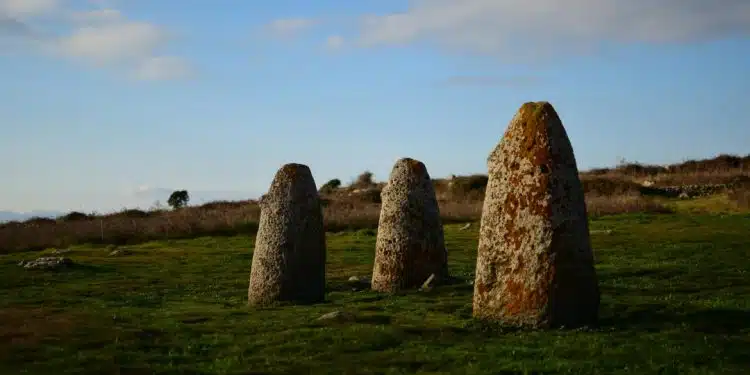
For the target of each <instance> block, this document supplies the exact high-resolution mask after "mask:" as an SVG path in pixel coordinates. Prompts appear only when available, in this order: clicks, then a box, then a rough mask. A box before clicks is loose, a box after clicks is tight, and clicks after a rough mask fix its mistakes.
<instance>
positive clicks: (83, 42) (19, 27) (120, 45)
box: [0, 0, 191, 80]
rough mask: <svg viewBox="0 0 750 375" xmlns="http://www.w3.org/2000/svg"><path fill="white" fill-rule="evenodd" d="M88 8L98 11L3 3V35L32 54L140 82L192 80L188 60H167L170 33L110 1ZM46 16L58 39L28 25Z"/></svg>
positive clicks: (41, 1) (29, 1)
mask: <svg viewBox="0 0 750 375" xmlns="http://www.w3.org/2000/svg"><path fill="white" fill-rule="evenodd" d="M88 3H90V4H91V5H94V6H95V7H96V9H87V10H71V9H68V8H66V7H62V6H60V2H58V1H53V0H0V36H2V35H3V34H4V35H6V36H7V35H10V36H13V37H16V41H18V40H25V42H26V48H27V49H28V50H30V51H36V52H42V53H44V54H46V55H47V56H52V57H56V58H61V57H62V58H68V59H72V60H74V61H77V62H80V63H83V64H86V65H89V66H96V67H106V68H114V69H119V70H124V71H126V72H128V73H129V74H130V75H131V76H134V77H136V78H138V79H142V80H158V79H176V78H183V77H186V76H188V75H189V74H188V73H189V72H190V71H191V69H190V66H189V63H188V62H187V61H186V60H184V59H181V58H179V57H175V56H164V50H165V48H166V47H167V46H168V44H169V42H170V41H171V39H172V38H171V35H170V33H169V32H168V31H167V30H166V29H164V28H163V27H161V26H159V25H157V24H154V23H150V22H142V21H137V20H131V19H129V18H128V17H126V16H125V15H124V14H122V13H121V12H120V10H119V9H116V8H113V7H112V6H113V5H114V3H113V2H111V1H102V0H96V1H95V0H89V1H88ZM5 13H7V14H12V15H15V16H10V15H4V14H5ZM45 14H51V15H53V16H54V20H55V21H57V26H58V27H56V29H58V30H59V31H58V33H57V34H55V35H50V34H48V33H38V32H37V33H32V31H33V30H32V28H31V27H30V26H29V25H34V21H36V19H35V17H37V16H41V15H45ZM21 16H23V18H22V17H21Z"/></svg>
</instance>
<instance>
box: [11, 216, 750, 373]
mask: <svg viewBox="0 0 750 375" xmlns="http://www.w3.org/2000/svg"><path fill="white" fill-rule="evenodd" d="M458 227H459V226H458V225H451V226H448V227H447V229H446V241H447V245H448V248H449V252H450V253H449V261H450V265H451V271H452V273H453V274H454V275H455V276H457V277H459V278H461V279H463V280H464V281H463V282H459V283H457V284H454V285H449V286H443V287H438V288H436V289H434V290H432V291H430V292H416V291H415V292H410V293H403V294H400V295H394V296H389V295H384V294H378V293H374V292H370V291H352V290H351V288H350V286H349V285H348V284H347V279H348V278H349V277H350V276H352V275H358V276H369V274H370V272H371V268H372V260H373V250H374V243H375V237H374V233H373V232H372V231H360V232H357V233H337V234H330V235H329V237H328V247H329V252H328V254H329V255H328V259H329V264H328V285H329V289H330V292H329V294H328V300H327V302H326V303H322V304H318V305H312V306H277V307H274V308H267V309H250V308H248V307H246V306H245V302H246V298H247V282H248V276H249V269H250V264H251V259H252V255H251V250H252V244H253V239H252V238H251V237H229V238H199V239H194V240H179V241H177V240H176V241H169V242H150V243H147V244H143V245H139V246H131V247H126V248H127V249H129V250H131V251H133V254H132V255H129V256H124V257H110V256H108V253H109V252H110V251H111V248H109V249H108V248H105V247H91V246H79V247H73V248H72V249H73V251H72V252H71V253H69V254H66V256H69V257H70V258H72V259H73V260H74V261H75V262H77V263H78V264H79V265H78V266H76V267H73V268H71V269H69V270H61V271H55V272H49V271H30V270H25V269H23V268H21V267H18V266H17V265H16V264H17V263H18V261H19V260H21V259H33V258H35V257H37V256H38V255H40V254H41V253H23V254H11V255H3V256H0V271H1V272H2V285H1V286H0V373H2V374H18V373H21V372H22V371H23V370H26V372H25V373H28V374H59V373H63V372H70V373H78V374H150V373H159V374H306V373H316V374H413V373H422V374H427V373H432V374H503V373H523V372H524V371H525V372H526V373H569V374H586V373H607V374H657V373H658V374H732V373H736V374H742V373H746V372H747V369H748V368H750V274H748V270H750V257H749V256H750V216H748V215H725V216H720V215H702V216H689V215H627V216H613V217H606V218H602V219H599V220H594V221H592V227H591V229H592V232H593V233H592V238H593V243H594V247H595V254H596V259H597V269H598V273H599V277H600V282H601V289H602V307H601V324H600V326H599V327H596V328H592V329H586V330H575V331H565V330H552V331H530V330H511V329H501V328H497V327H493V326H487V325H483V324H479V323H477V322H475V321H473V320H472V318H471V295H472V286H471V285H469V281H470V280H471V279H472V278H473V277H472V276H473V271H474V260H475V255H476V244H477V232H476V225H474V227H473V228H472V229H471V230H468V231H464V232H461V231H458V230H457V228H458ZM607 231H609V232H607ZM50 251H51V250H47V251H45V252H42V253H48V252H50ZM334 310H344V311H348V312H352V313H354V314H355V316H356V317H357V318H356V321H354V322H330V323H319V322H316V320H315V319H316V318H317V317H319V316H320V315H322V314H324V313H327V312H330V311H334Z"/></svg>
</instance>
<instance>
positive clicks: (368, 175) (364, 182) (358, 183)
mask: <svg viewBox="0 0 750 375" xmlns="http://www.w3.org/2000/svg"><path fill="white" fill-rule="evenodd" d="M373 176H374V175H373V173H372V172H370V171H364V172H362V173H361V174H360V175H359V176H357V179H356V180H355V181H354V183H353V184H352V186H353V187H357V188H368V187H371V186H372V185H374V184H375V180H374V179H373Z"/></svg>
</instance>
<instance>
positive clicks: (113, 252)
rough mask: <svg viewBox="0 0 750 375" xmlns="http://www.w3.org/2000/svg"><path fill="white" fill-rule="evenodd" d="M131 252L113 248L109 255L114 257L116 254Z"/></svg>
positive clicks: (128, 253)
mask: <svg viewBox="0 0 750 375" xmlns="http://www.w3.org/2000/svg"><path fill="white" fill-rule="evenodd" d="M130 254H132V252H131V251H129V250H113V251H112V252H110V253H109V256H111V257H116V256H122V255H130Z"/></svg>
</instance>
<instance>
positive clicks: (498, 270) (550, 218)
mask: <svg viewBox="0 0 750 375" xmlns="http://www.w3.org/2000/svg"><path fill="white" fill-rule="evenodd" d="M488 169H489V175H488V185H487V191H486V193H485V203H484V206H483V211H482V221H481V228H480V239H479V248H478V254H477V271H476V275H477V276H476V280H475V285H476V286H475V298H474V315H475V316H477V317H483V318H489V319H493V320H500V321H506V322H509V323H511V322H512V323H517V324H521V325H530V326H537V327H540V326H548V325H549V324H550V322H551V321H556V322H562V323H563V324H575V323H576V322H575V321H574V320H575V319H578V318H576V317H577V316H579V315H586V316H587V318H586V319H583V320H586V321H591V319H589V318H590V316H591V315H592V314H591V311H594V310H595V309H593V308H591V306H593V303H594V302H595V300H596V299H597V296H596V293H595V292H594V293H591V292H584V293H586V295H585V296H582V297H581V298H578V297H577V296H575V295H569V294H568V293H571V294H572V293H575V291H576V290H589V289H592V287H591V285H594V287H593V288H595V284H596V280H595V278H593V277H590V275H588V272H589V271H588V269H589V268H590V269H591V272H593V265H592V264H591V261H590V259H585V257H579V256H575V255H572V254H573V253H576V254H577V253H578V252H579V251H580V252H583V253H588V254H590V251H591V250H590V244H589V242H588V238H587V237H586V235H587V234H588V229H587V227H586V225H587V222H586V217H585V216H586V214H585V206H584V204H585V203H584V200H583V191H582V188H581V186H580V182H579V181H578V171H577V168H576V166H575V157H574V155H573V150H572V146H571V145H570V141H569V140H568V138H567V134H566V132H565V129H564V127H563V125H562V123H561V121H560V118H559V117H558V115H557V113H556V112H555V110H554V108H553V107H552V105H550V104H549V103H547V102H536V103H525V104H524V105H522V106H521V108H520V109H519V111H518V113H517V114H516V115H515V116H514V118H513V120H512V121H511V123H510V125H509V126H508V129H507V130H506V132H505V134H504V136H503V138H502V140H501V141H500V143H499V144H498V145H497V147H496V148H495V149H494V150H493V151H492V153H491V154H490V157H489V159H488ZM558 253H559V254H558ZM568 259H570V260H569V261H568ZM563 260H566V261H565V262H563ZM561 262H563V263H566V264H561ZM560 267H564V268H565V269H569V268H571V267H572V268H575V269H577V270H580V271H581V272H583V273H584V274H586V275H581V277H579V275H578V274H577V273H574V274H570V273H569V272H567V271H563V272H562V273H560V271H561V270H560V269H558V268H560ZM576 272H578V271H576ZM592 274H593V273H592ZM562 284H565V285H564V289H565V293H564V295H562V294H560V286H561V285H562ZM592 290H593V289H592ZM553 294H554V295H553ZM592 301H593V302H592ZM579 302H580V303H579ZM582 305H585V306H582ZM553 315H554V316H553ZM593 315H595V311H594V314H593Z"/></svg>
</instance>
